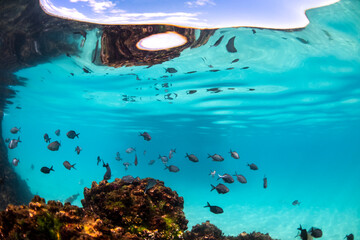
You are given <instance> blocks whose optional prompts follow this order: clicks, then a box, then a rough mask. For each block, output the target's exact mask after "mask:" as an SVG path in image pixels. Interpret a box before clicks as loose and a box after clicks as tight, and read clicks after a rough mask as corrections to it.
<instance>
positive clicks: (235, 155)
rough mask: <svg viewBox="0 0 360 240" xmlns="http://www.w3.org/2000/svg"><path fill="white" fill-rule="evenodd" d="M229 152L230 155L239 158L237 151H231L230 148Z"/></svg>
mask: <svg viewBox="0 0 360 240" xmlns="http://www.w3.org/2000/svg"><path fill="white" fill-rule="evenodd" d="M229 153H230V154H231V156H232V157H233V158H235V159H239V158H240V156H239V154H238V153H237V152H235V151H232V150H231V149H230V152H229Z"/></svg>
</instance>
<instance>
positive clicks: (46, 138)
mask: <svg viewBox="0 0 360 240" xmlns="http://www.w3.org/2000/svg"><path fill="white" fill-rule="evenodd" d="M44 140H45V142H46V143H49V142H50V140H51V138H49V135H48V134H47V133H45V134H44Z"/></svg>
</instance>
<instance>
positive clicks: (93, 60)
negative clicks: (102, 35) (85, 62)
mask: <svg viewBox="0 0 360 240" xmlns="http://www.w3.org/2000/svg"><path fill="white" fill-rule="evenodd" d="M98 48H99V39H98V40H97V41H96V46H95V52H94V57H93V59H92V61H91V62H95V60H96V55H97V51H98Z"/></svg>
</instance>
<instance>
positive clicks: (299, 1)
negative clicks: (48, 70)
mask: <svg viewBox="0 0 360 240" xmlns="http://www.w3.org/2000/svg"><path fill="white" fill-rule="evenodd" d="M338 1H339V0H296V1H292V0H170V1H169V0H128V1H127V0H40V3H41V6H42V8H43V9H44V10H45V11H46V12H47V13H48V14H51V15H55V16H58V17H63V18H68V19H74V20H79V21H85V22H93V23H99V24H125V25H133V24H171V25H177V26H183V27H193V28H201V29H203V28H227V27H242V26H248V27H260V28H273V29H290V28H302V27H305V26H306V25H307V24H308V23H309V21H308V19H307V17H306V15H305V10H306V9H311V8H316V7H321V6H326V5H330V4H333V3H335V2H338ZM169 2H170V3H169Z"/></svg>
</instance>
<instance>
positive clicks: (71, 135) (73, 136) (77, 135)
mask: <svg viewBox="0 0 360 240" xmlns="http://www.w3.org/2000/svg"><path fill="white" fill-rule="evenodd" d="M79 134H80V133H76V132H75V131H74V130H70V131H68V132H67V133H66V136H67V137H68V138H70V139H74V138H75V137H77V138H79Z"/></svg>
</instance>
